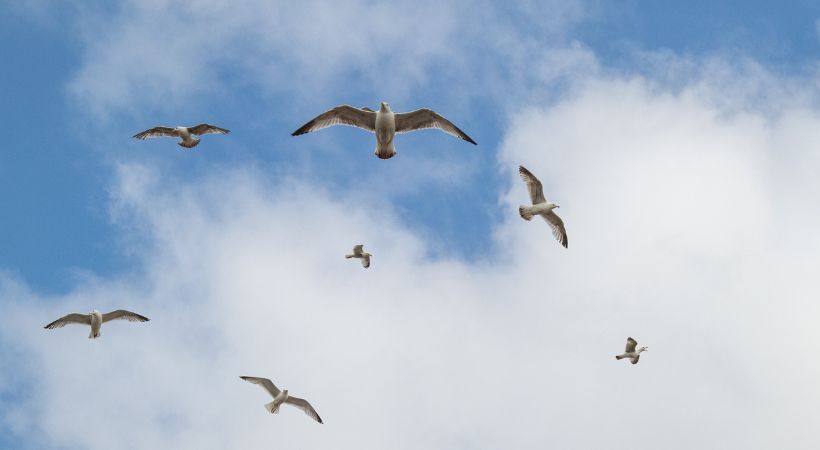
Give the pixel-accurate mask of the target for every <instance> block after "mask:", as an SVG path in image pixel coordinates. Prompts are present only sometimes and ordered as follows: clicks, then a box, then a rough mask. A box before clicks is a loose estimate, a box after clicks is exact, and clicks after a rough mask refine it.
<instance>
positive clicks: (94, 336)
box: [88, 330, 100, 339]
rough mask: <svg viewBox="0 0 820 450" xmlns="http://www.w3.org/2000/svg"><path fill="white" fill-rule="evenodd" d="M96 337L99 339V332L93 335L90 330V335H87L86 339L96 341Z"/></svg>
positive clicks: (92, 331)
mask: <svg viewBox="0 0 820 450" xmlns="http://www.w3.org/2000/svg"><path fill="white" fill-rule="evenodd" d="M98 337H100V332H99V331H97V332H96V333H95V332H94V330H91V333H88V339H97V338H98Z"/></svg>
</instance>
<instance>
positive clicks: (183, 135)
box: [134, 123, 231, 148]
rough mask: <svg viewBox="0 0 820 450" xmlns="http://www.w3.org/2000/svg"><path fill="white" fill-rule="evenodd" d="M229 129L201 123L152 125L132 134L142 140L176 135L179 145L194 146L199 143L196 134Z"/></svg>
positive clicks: (221, 132) (225, 131)
mask: <svg viewBox="0 0 820 450" xmlns="http://www.w3.org/2000/svg"><path fill="white" fill-rule="evenodd" d="M230 132H231V131H230V130H226V129H225V128H219V127H218V126H215V125H211V124H207V123H201V124H199V125H195V126H193V127H174V128H171V127H154V128H151V129H150V130H145V131H143V132H141V133H137V134H135V135H134V137H135V138H137V139H140V140H143V139H146V138H153V137H178V138H179V142H177V144H178V145H179V146H180V147H185V148H194V147H196V146H197V145H198V144H199V141H200V139H199V138H198V137H197V136H202V135H205V134H228V133H230Z"/></svg>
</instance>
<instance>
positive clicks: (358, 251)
mask: <svg viewBox="0 0 820 450" xmlns="http://www.w3.org/2000/svg"><path fill="white" fill-rule="evenodd" d="M371 256H373V255H371V254H370V253H367V252H366V251H364V245H363V244H359V245H356V246H354V247H353V254H352V255H345V258H348V259H350V258H361V260H362V267H364V268H365V269H367V268H368V267H370V257H371Z"/></svg>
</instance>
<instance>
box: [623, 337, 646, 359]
mask: <svg viewBox="0 0 820 450" xmlns="http://www.w3.org/2000/svg"><path fill="white" fill-rule="evenodd" d="M637 346H638V341H636V340H635V339H632V338H631V337H628V338H626V349H625V351H624V353H622V354H620V355H617V356H615V359H617V360H619V361H620V360H622V359H624V358H628V359H629V360H630V361H631V362H632V364H638V360H639V359H640V358H641V353H642V352H645V351H648V350H649V347H641V348H637Z"/></svg>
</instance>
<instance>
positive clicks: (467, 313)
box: [0, 76, 820, 449]
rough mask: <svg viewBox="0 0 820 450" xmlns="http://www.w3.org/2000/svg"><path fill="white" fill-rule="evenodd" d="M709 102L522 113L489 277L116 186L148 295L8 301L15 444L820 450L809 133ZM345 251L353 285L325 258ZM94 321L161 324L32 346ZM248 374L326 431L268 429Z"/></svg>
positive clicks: (818, 250) (8, 293) (316, 213)
mask: <svg viewBox="0 0 820 450" xmlns="http://www.w3.org/2000/svg"><path fill="white" fill-rule="evenodd" d="M709 83H710V81H709V80H708V79H703V80H701V81H699V82H694V83H692V86H691V87H690V88H682V89H674V90H665V89H663V88H661V87H659V86H657V85H653V83H652V82H650V81H648V80H646V79H642V78H639V77H631V78H606V77H601V76H594V77H588V78H587V79H586V80H585V81H583V82H581V83H578V84H577V86H576V89H575V90H574V91H573V94H572V95H569V96H567V97H566V98H565V99H563V100H562V101H560V102H559V103H557V104H555V105H552V106H549V107H538V108H532V109H528V110H524V111H521V112H520V114H519V116H518V117H517V118H516V120H515V121H514V122H513V126H512V127H511V129H510V130H508V133H507V138H506V140H505V141H504V144H503V146H502V149H501V151H500V155H499V158H500V160H501V164H502V167H504V170H505V171H507V173H508V175H509V182H510V183H511V184H510V186H511V190H510V191H509V192H507V193H505V194H504V195H503V196H502V200H501V207H502V208H503V209H504V211H506V214H507V217H508V219H507V220H505V221H504V222H503V223H502V224H500V225H499V227H498V230H497V239H498V241H499V242H500V243H501V244H502V245H501V246H500V248H501V253H500V254H497V255H493V256H494V258H495V259H494V260H493V261H489V262H479V263H475V264H468V263H464V262H462V261H458V260H451V259H443V260H427V259H426V256H425V248H426V246H427V245H429V243H426V242H422V241H421V240H420V239H419V238H418V237H417V236H415V235H414V234H413V233H412V232H410V231H408V230H407V229H405V227H403V226H402V224H401V223H399V222H398V221H397V220H396V219H395V216H394V214H393V212H392V211H391V210H390V209H389V208H385V206H384V205H383V204H377V205H376V206H373V204H371V203H369V202H367V201H362V198H361V197H359V196H357V195H350V194H330V193H328V192H326V191H324V190H322V189H318V190H317V188H316V187H315V186H307V185H304V184H302V183H301V182H298V181H293V180H285V181H280V182H278V184H276V185H271V184H270V183H268V182H266V181H262V180H263V178H262V177H260V176H259V175H258V174H256V173H254V172H246V171H241V170H240V171H234V172H233V173H230V174H223V173H219V174H214V176H213V178H211V179H207V180H203V181H199V182H197V183H195V184H192V185H175V184H174V183H172V182H168V181H161V180H162V178H161V177H156V176H152V175H151V173H152V172H151V171H149V170H146V169H145V168H142V167H139V166H123V167H122V168H121V170H120V176H119V179H120V184H119V185H118V186H117V187H116V189H114V193H115V194H114V196H115V197H114V200H113V204H114V205H115V208H114V211H115V217H116V218H117V220H118V223H121V224H131V225H129V226H125V227H124V230H125V231H124V232H125V233H136V232H137V231H134V230H143V231H142V233H143V234H139V236H138V237H137V238H136V239H135V240H133V241H129V242H131V247H130V250H131V251H134V252H136V254H137V255H139V256H140V257H141V258H142V259H143V263H144V264H143V266H144V273H143V274H134V275H133V276H131V277H128V278H126V279H121V280H105V279H97V280H95V279H89V280H87V281H86V282H85V283H84V284H82V285H80V286H78V287H77V289H76V290H75V291H74V292H73V293H72V294H70V295H67V296H65V297H64V298H55V299H42V298H39V297H38V296H37V295H36V294H32V293H30V292H27V291H26V290H25V288H24V287H22V286H21V285H20V284H19V283H14V282H13V281H9V279H8V278H6V279H5V281H4V282H3V286H4V287H3V290H2V303H3V304H4V305H6V306H4V309H5V310H6V311H9V312H8V313H7V314H8V315H10V316H11V317H12V318H13V320H11V321H9V322H7V323H8V325H7V327H6V328H4V329H2V331H1V332H0V333H2V334H1V335H0V336H2V342H3V348H5V349H11V348H15V349H20V352H21V353H20V355H21V356H19V358H15V363H14V365H13V366H11V367H9V366H6V367H5V368H4V369H3V370H2V371H0V377H2V378H3V379H4V380H9V379H10V377H16V378H14V380H18V381H17V382H18V383H19V377H20V375H19V373H24V374H26V376H27V377H31V378H32V380H33V381H32V382H33V383H34V385H35V386H36V389H31V390H30V391H26V392H27V394H26V396H25V399H24V401H23V402H22V404H21V406H20V408H21V409H22V411H24V412H25V413H24V414H22V413H20V412H19V410H18V413H17V415H12V416H11V417H10V416H9V415H7V416H6V418H5V419H4V420H6V421H7V422H9V421H12V420H13V419H15V417H16V418H17V420H16V421H15V422H14V423H15V424H16V425H15V426H16V427H17V428H18V429H22V430H23V431H27V432H31V431H37V432H39V434H38V435H39V436H42V438H43V442H42V445H43V446H47V445H49V444H51V445H54V443H56V442H59V443H62V444H64V445H67V446H76V447H78V448H87V449H98V448H99V449H101V448H110V447H111V446H117V447H118V448H119V447H124V448H134V449H143V448H157V447H173V448H182V449H187V448H191V449H193V448H196V449H209V448H244V447H261V446H263V445H269V443H270V442H274V441H275V442H277V445H280V446H283V447H310V448H313V447H328V446H334V447H336V448H386V447H390V448H398V449H402V448H420V447H424V448H451V447H454V446H456V447H469V448H498V447H501V446H503V447H506V448H528V447H533V446H543V445H544V444H545V443H546V444H548V445H550V446H554V447H557V448H577V449H585V448H603V447H606V448H615V449H617V448H630V449H634V448H639V449H640V448H646V449H654V448H659V447H663V448H667V449H690V448H750V449H756V448H759V449H766V448H772V447H775V446H778V447H788V448H794V449H800V448H806V449H809V448H815V447H816V446H817V444H818V442H817V439H816V437H815V436H814V435H813V434H812V433H811V430H812V427H811V425H812V418H813V417H816V414H817V411H816V407H815V406H814V405H816V404H818V400H820V390H818V389H817V387H816V381H815V380H816V379H817V378H818V375H820V363H818V362H817V359H816V358H812V357H811V355H813V354H814V353H816V348H817V345H818V340H819V337H818V333H817V332H816V327H815V326H814V321H813V318H814V317H817V315H818V313H820V307H818V306H817V303H816V301H815V299H814V298H813V294H814V293H815V292H816V288H815V287H814V282H813V279H814V273H813V272H814V271H813V268H815V267H817V266H818V263H820V261H818V256H817V255H818V254H820V239H818V238H817V237H816V233H815V232H814V228H815V224H816V223H818V212H817V210H816V208H813V207H812V206H811V205H813V204H814V202H815V200H816V199H817V198H818V188H817V186H818V185H817V183H816V179H815V174H816V173H817V172H818V169H820V158H818V157H815V156H812V155H813V154H814V152H813V149H812V148H811V142H817V138H818V137H820V136H816V135H817V133H818V132H817V131H816V126H815V124H816V123H817V120H818V111H817V110H815V109H811V108H808V107H804V106H801V105H800V104H799V103H795V104H793V106H791V107H789V108H784V109H781V110H780V111H779V112H778V113H777V114H775V115H770V114H763V113H760V112H756V111H752V112H743V111H739V109H738V108H726V109H724V108H722V107H720V102H716V101H715V99H714V98H712V97H710V96H709V95H708V93H715V92H717V91H716V90H715V89H702V86H704V85H708V84H709ZM788 103H789V102H788V101H785V100H784V101H783V104H788ZM519 163H522V164H525V165H527V166H528V167H529V168H530V169H531V170H532V171H533V172H534V173H536V174H537V175H538V176H539V177H541V179H542V180H543V181H544V184H545V188H546V191H547V194H548V196H549V197H551V198H554V199H556V200H557V201H558V202H560V203H561V204H562V208H561V211H560V212H561V214H562V216H563V217H564V219H565V221H566V223H567V228H568V232H569V237H570V248H569V250H564V249H562V248H560V247H559V246H558V245H557V243H555V242H554V241H553V240H552V237H551V235H550V233H549V230H548V229H547V227H546V226H545V225H544V224H542V223H540V222H538V221H533V222H524V221H522V220H520V219H519V218H518V217H517V216H516V214H515V212H516V206H517V204H518V203H519V202H523V201H524V200H525V199H526V193H525V192H524V188H523V186H522V184H521V183H520V182H519V181H518V179H517V175H516V174H515V166H517V164H519ZM131 227H133V228H131ZM357 242H364V243H366V244H367V246H368V248H370V249H372V251H373V253H374V254H375V256H374V262H373V267H372V268H371V269H370V270H368V271H365V270H363V269H361V268H360V267H359V266H358V264H356V263H351V262H350V261H346V260H344V259H343V257H342V255H343V254H344V253H345V252H346V251H347V250H349V247H350V246H351V245H352V244H354V243H357ZM433 244H435V243H433ZM92 307H96V308H99V309H109V308H116V307H130V308H134V309H136V310H139V311H141V312H144V313H145V314H147V315H149V316H150V317H152V319H153V320H152V321H151V322H149V323H147V324H140V325H133V324H112V325H111V326H109V327H108V328H106V329H104V330H103V338H102V339H100V340H98V341H94V342H92V341H88V340H87V339H86V338H85V331H84V330H80V329H72V328H66V329H62V330H57V331H54V332H50V331H49V332H46V331H44V330H42V329H40V327H41V326H42V324H44V323H46V322H47V321H48V320H50V319H52V318H54V317H56V316H58V315H60V314H63V313H65V312H68V311H74V310H78V311H84V310H87V309H90V308H92ZM627 335H633V336H634V337H636V338H638V339H639V341H640V342H641V344H645V345H648V346H649V347H650V348H651V350H650V352H649V353H648V354H647V355H645V356H644V358H642V361H641V363H640V364H639V365H638V366H637V367H632V366H630V365H628V364H619V363H618V362H616V361H615V360H614V359H613V358H612V356H613V355H614V354H615V353H617V352H618V351H619V350H620V349H621V347H622V345H623V341H624V339H625V337H626V336H627ZM239 375H261V376H270V377H272V378H273V379H274V380H275V381H276V382H277V383H279V384H281V385H282V386H286V387H288V388H289V389H291V390H292V392H294V393H295V394H297V395H302V396H305V397H307V398H309V399H310V400H311V401H313V402H314V403H315V405H316V407H317V409H318V410H319V412H320V414H321V415H322V416H323V418H324V419H325V421H326V424H325V425H317V424H315V423H313V422H311V421H310V420H309V419H308V418H306V417H304V416H303V415H301V413H299V412H298V411H295V410H293V411H283V412H282V413H281V414H280V415H278V416H275V417H271V416H269V415H267V414H266V413H265V412H264V410H263V409H262V405H263V404H264V403H265V402H266V401H267V400H266V399H265V396H264V394H263V393H262V392H261V390H259V389H258V388H257V387H255V386H251V385H248V384H245V383H243V382H241V381H240V380H239V379H238V376H239ZM787 411H788V413H787ZM114 412H116V413H114ZM21 416H22V417H28V419H24V420H21V419H19V417H21ZM92 426H93V427H94V428H93V429H92V428H91V427H92ZM628 429H629V430H633V431H631V432H630V433H629V434H628V435H624V430H628Z"/></svg>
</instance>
